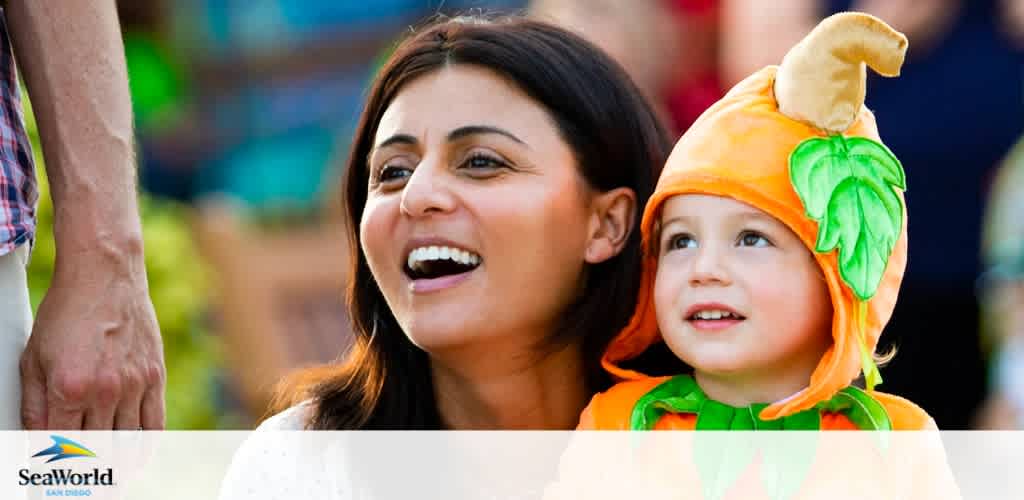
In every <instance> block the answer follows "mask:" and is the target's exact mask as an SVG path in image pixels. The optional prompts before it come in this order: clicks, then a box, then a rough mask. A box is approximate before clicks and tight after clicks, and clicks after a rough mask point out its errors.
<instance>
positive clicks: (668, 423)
mask: <svg viewBox="0 0 1024 500" xmlns="http://www.w3.org/2000/svg"><path fill="white" fill-rule="evenodd" d="M669 378H670V377H649V378H644V379H640V380H633V381H629V382H623V383H621V384H618V385H616V386H614V387H612V388H611V389H609V390H607V391H605V392H602V393H600V394H598V395H596V396H594V398H593V399H591V400H590V404H589V405H587V408H586V409H584V410H583V415H582V416H581V417H580V423H579V426H578V427H577V428H576V429H577V430H581V431H585V430H629V423H630V417H631V416H632V413H633V406H635V405H636V402H637V400H639V399H640V398H641V397H642V396H643V395H644V394H647V392H649V391H650V390H651V389H654V388H655V387H657V386H658V385H659V384H661V383H662V382H664V381H666V380H668V379H669ZM868 394H869V395H871V397H872V398H874V399H875V401H878V402H879V403H881V404H882V406H883V407H885V411H886V413H888V414H889V420H890V421H891V423H892V428H893V430H897V431H921V430H936V429H937V428H936V426H935V422H934V421H933V420H932V418H931V417H930V416H928V414H927V413H925V411H924V410H922V409H921V408H920V407H918V406H917V405H915V404H914V403H911V402H910V401H907V400H906V399H903V398H901V397H899V396H893V395H891V394H886V393H884V392H877V391H872V392H869V393H868ZM696 426H697V416H696V415H693V414H676V413H668V414H665V415H663V416H662V417H661V418H660V419H658V422H657V423H656V424H655V426H654V430H659V431H661V430H673V431H692V430H694V429H695V428H696ZM821 430H826V431H844V430H857V426H856V425H854V423H853V422H851V421H850V419H849V418H846V416H845V415H842V414H839V413H824V414H822V416H821Z"/></svg>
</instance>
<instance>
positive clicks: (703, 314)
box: [693, 310, 739, 319]
mask: <svg viewBox="0 0 1024 500" xmlns="http://www.w3.org/2000/svg"><path fill="white" fill-rule="evenodd" d="M693 317H694V318H695V319H739V317H738V316H737V315H735V314H733V313H731V312H729V311H718V310H710V311H699V312H697V313H696V314H694V315H693Z"/></svg>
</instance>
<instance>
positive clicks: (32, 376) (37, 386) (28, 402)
mask: <svg viewBox="0 0 1024 500" xmlns="http://www.w3.org/2000/svg"><path fill="white" fill-rule="evenodd" d="M19 367H20V370H21V426H22V427H23V428H24V429H25V430H30V431H35V430H43V429H45V428H46V425H47V420H46V418H47V414H46V413H47V412H46V410H47V408H46V383H45V382H44V381H43V372H42V369H41V368H40V367H39V363H38V360H37V359H36V358H35V356H33V355H32V351H25V353H24V354H23V355H22V358H21V363H20V365H19Z"/></svg>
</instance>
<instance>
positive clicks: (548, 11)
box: [529, 0, 723, 135]
mask: <svg viewBox="0 0 1024 500" xmlns="http://www.w3.org/2000/svg"><path fill="white" fill-rule="evenodd" d="M717 3H718V0H643V1H640V2H636V1H631V0H533V1H531V2H530V4H529V12H530V14H531V15H532V16H533V17H535V18H537V19H540V20H544V21H548V22H553V23H555V24H558V25H561V26H563V27H566V28H568V29H570V30H572V31H575V32H576V33H577V34H579V35H581V36H583V37H584V38H586V39H588V40H590V41H591V42H592V43H594V44H596V45H597V46H598V47H600V48H601V49H603V50H604V51H605V52H607V53H608V54H609V55H611V56H612V58H614V59H615V60H616V61H618V62H619V64H621V65H622V66H623V67H624V68H625V69H626V71H627V72H628V73H629V75H630V76H631V77H632V78H633V81H634V82H636V84H637V85H638V86H639V87H640V89H641V90H642V91H643V92H644V95H645V96H646V97H647V98H648V99H649V100H650V101H651V102H652V103H653V104H654V106H655V108H656V109H657V111H658V112H659V113H660V114H661V116H662V118H663V120H664V121H665V122H666V124H667V125H668V126H669V127H670V129H671V131H672V132H673V135H678V134H681V133H682V132H683V131H685V130H686V129H687V128H688V127H689V126H690V124H691V123H693V121H694V120H696V119H697V116H699V115H700V114H701V113H703V112H704V110H705V109H707V107H708V106H710V105H711V104H712V103H714V102H715V101H716V100H718V98H720V97H721V96H722V94H723V90H722V87H721V84H720V83H719V78H718V68H717V62H718V53H717V51H718V5H717Z"/></svg>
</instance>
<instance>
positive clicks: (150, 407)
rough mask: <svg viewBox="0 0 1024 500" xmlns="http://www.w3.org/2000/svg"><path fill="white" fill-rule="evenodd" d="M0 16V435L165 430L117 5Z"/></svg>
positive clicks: (8, 6) (75, 4)
mask: <svg viewBox="0 0 1024 500" xmlns="http://www.w3.org/2000/svg"><path fill="white" fill-rule="evenodd" d="M3 17H5V18H6V23H4V22H3V21H4V20H3V19H0V111H2V113H0V138H2V140H0V187H2V189H0V201H2V203H0V206H2V207H3V208H2V210H0V338H2V344H0V369H2V370H3V376H0V409H2V410H0V429H15V428H18V427H19V423H20V424H21V425H22V426H24V428H26V429H30V430H35V429H97V430H100V429H141V428H146V429H161V428H163V426H164V418H165V416H164V386H165V380H166V375H165V367H164V359H163V346H162V343H161V339H160V332H159V327H158V325H157V321H156V316H155V313H154V310H153V305H152V303H151V301H150V298H149V293H148V285H147V278H146V269H145V266H144V260H143V258H144V256H143V244H142V234H141V232H142V228H141V224H140V222H139V212H138V206H137V201H136V197H135V195H136V191H135V161H134V155H133V144H134V142H133V138H132V108H131V101H130V98H129V94H128V79H127V75H126V71H125V62H124V48H123V45H122V42H121V34H120V31H119V25H118V17H117V12H116V10H115V4H114V2H113V0H103V1H88V2H87V1H68V2H60V3H59V5H58V4H56V3H52V2H37V1H21V0H19V1H14V0H12V1H7V2H4V3H3ZM15 55H16V56H17V63H18V67H19V69H20V70H21V71H22V72H23V73H24V75H25V84H26V87H27V90H28V93H29V95H30V96H31V98H32V102H33V103H34V112H35V116H36V119H37V122H38V127H39V132H40V139H41V142H42V148H43V156H44V157H45V160H46V172H47V177H48V179H49V183H50V186H51V189H50V191H51V195H52V198H53V205H54V210H55V216H54V218H55V223H54V237H55V240H56V251H57V253H56V264H55V270H54V275H53V278H52V284H51V286H50V288H49V290H48V291H47V293H46V295H45V297H44V298H43V301H42V303H41V304H40V305H39V308H38V311H37V317H36V320H35V322H34V324H33V321H32V311H31V308H30V304H29V292H28V287H27V283H26V274H25V265H26V263H27V260H28V256H29V250H30V246H31V244H32V242H33V240H34V237H35V234H34V231H35V208H36V202H37V199H38V189H37V181H36V177H35V175H36V174H35V167H34V165H33V163H32V159H31V158H32V154H31V150H30V144H29V139H28V137H27V135H26V133H25V127H24V123H23V119H22V109H21V102H20V98H19V95H18V93H19V88H18V78H17V76H16V73H15V64H14V56H15ZM30 331H31V335H30ZM26 341H27V343H26ZM23 349H24V350H23ZM19 356H20V377H19V362H18V360H19ZM19 382H20V384H19ZM19 403H20V404H19ZM19 408H20V412H19Z"/></svg>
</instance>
